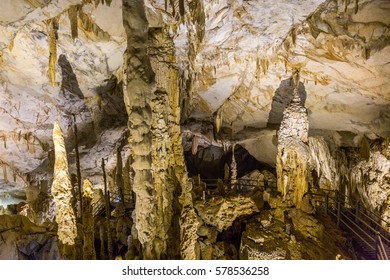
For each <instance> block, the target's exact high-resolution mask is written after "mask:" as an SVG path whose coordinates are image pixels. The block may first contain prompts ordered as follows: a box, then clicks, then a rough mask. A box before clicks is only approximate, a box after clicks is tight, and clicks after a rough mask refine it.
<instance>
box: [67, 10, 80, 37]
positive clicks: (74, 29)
mask: <svg viewBox="0 0 390 280" xmlns="http://www.w3.org/2000/svg"><path fill="white" fill-rule="evenodd" d="M78 9H79V8H78V6H77V5H74V6H71V7H70V8H69V10H68V17H69V21H70V30H71V33H72V39H73V40H74V39H76V38H77V37H78V25H77V18H78Z"/></svg>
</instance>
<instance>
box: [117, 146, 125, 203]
mask: <svg viewBox="0 0 390 280" xmlns="http://www.w3.org/2000/svg"><path fill="white" fill-rule="evenodd" d="M122 174H123V163H122V154H121V149H120V148H118V149H117V151H116V176H115V177H116V180H115V181H116V187H117V189H118V196H119V199H120V201H122V202H123V199H124V196H123V188H124V183H123V176H122Z"/></svg>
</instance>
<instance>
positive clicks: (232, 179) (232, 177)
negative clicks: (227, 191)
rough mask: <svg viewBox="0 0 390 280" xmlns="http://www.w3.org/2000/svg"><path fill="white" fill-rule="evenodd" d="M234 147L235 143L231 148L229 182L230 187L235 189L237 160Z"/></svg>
mask: <svg viewBox="0 0 390 280" xmlns="http://www.w3.org/2000/svg"><path fill="white" fill-rule="evenodd" d="M234 148H235V145H233V148H232V163H231V164H230V183H231V186H232V189H235V188H236V186H237V162H236V158H235V156H234Z"/></svg>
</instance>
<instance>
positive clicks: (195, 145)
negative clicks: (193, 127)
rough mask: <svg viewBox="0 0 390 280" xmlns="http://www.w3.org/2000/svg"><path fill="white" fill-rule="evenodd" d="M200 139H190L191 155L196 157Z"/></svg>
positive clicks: (197, 137) (196, 137) (195, 137)
mask: <svg viewBox="0 0 390 280" xmlns="http://www.w3.org/2000/svg"><path fill="white" fill-rule="evenodd" d="M199 141H200V137H199V136H197V135H195V136H194V137H193V138H192V148H191V153H192V154H193V155H196V154H197V153H198V145H199Z"/></svg>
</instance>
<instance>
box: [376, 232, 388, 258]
mask: <svg viewBox="0 0 390 280" xmlns="http://www.w3.org/2000/svg"><path fill="white" fill-rule="evenodd" d="M377 237H378V245H379V246H378V249H379V250H378V251H379V253H380V255H381V257H382V258H381V259H382V260H388V257H387V253H386V250H385V246H384V245H383V242H382V237H381V235H380V234H378V235H377Z"/></svg>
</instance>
